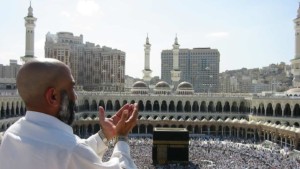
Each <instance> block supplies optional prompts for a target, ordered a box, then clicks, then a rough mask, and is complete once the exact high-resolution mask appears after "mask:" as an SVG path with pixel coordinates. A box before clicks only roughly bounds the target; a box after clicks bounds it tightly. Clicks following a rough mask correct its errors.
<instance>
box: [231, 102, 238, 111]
mask: <svg viewBox="0 0 300 169" xmlns="http://www.w3.org/2000/svg"><path fill="white" fill-rule="evenodd" d="M238 111H239V109H238V106H237V103H236V102H235V101H234V102H233V103H232V105H231V112H235V113H237V112H238Z"/></svg>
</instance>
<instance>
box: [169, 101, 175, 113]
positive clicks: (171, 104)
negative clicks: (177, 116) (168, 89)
mask: <svg viewBox="0 0 300 169" xmlns="http://www.w3.org/2000/svg"><path fill="white" fill-rule="evenodd" d="M169 112H175V103H174V101H173V100H171V102H170V104H169Z"/></svg>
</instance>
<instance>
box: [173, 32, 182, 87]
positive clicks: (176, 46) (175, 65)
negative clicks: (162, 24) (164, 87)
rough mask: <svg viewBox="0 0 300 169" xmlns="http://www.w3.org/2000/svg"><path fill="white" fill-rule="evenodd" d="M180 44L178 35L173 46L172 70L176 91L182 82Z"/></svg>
mask: <svg viewBox="0 0 300 169" xmlns="http://www.w3.org/2000/svg"><path fill="white" fill-rule="evenodd" d="M179 46H180V45H179V44H178V39H177V35H176V38H175V42H174V44H173V70H171V80H172V82H173V85H174V89H175V88H176V87H177V85H178V82H179V80H180V73H181V71H180V69H179Z"/></svg>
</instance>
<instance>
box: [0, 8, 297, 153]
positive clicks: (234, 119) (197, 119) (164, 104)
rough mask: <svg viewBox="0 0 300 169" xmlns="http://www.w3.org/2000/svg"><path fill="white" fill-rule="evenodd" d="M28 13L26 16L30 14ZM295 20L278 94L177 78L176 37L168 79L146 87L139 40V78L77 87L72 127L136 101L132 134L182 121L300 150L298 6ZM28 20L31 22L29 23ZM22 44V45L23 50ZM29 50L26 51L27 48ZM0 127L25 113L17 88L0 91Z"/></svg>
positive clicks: (89, 124) (195, 131)
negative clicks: (205, 88) (115, 87)
mask: <svg viewBox="0 0 300 169" xmlns="http://www.w3.org/2000/svg"><path fill="white" fill-rule="evenodd" d="M30 17H31V18H30ZM26 18H27V19H28V18H29V21H28V22H27V23H26V30H28V31H29V33H28V34H29V35H28V36H26V44H27V43H33V42H34V26H33V25H34V21H36V18H34V17H33V15H32V8H31V7H30V8H29V9H28V16H27V17H25V20H26ZM294 22H295V31H296V34H295V36H296V37H295V38H296V41H295V43H296V44H295V45H296V51H295V57H294V59H292V60H291V64H292V72H293V75H294V79H293V88H292V89H290V90H288V91H286V92H285V93H284V94H282V95H281V96H257V95H252V94H245V93H243V94H239V93H196V92H195V91H194V88H193V85H192V84H191V83H189V82H186V81H183V82H180V70H179V69H178V48H179V47H178V39H177V37H176V39H175V43H174V45H173V56H175V57H174V58H173V66H174V67H173V70H171V80H172V84H169V83H167V82H165V81H161V82H158V83H157V84H156V85H155V87H154V88H153V90H150V89H149V81H150V79H151V72H152V71H151V69H150V64H149V57H150V46H151V45H150V43H149V39H148V37H147V39H146V44H145V45H144V46H145V69H144V70H143V72H144V81H138V82H136V83H134V84H133V86H132V89H131V91H130V92H119V93H117V92H114V93H113V92H88V91H82V90H80V91H77V95H78V102H77V112H78V113H76V120H75V122H74V123H73V129H74V133H75V134H77V135H79V136H80V137H88V136H89V135H91V134H93V133H95V132H97V131H98V130H99V128H100V126H99V118H98V106H103V107H104V108H105V110H106V112H107V113H106V114H107V116H108V117H110V116H111V115H112V114H114V113H115V112H116V111H117V110H118V109H119V108H120V107H121V106H122V105H124V104H126V103H138V107H139V120H138V122H137V125H136V126H135V127H134V129H133V130H132V133H131V134H132V135H140V136H147V135H151V134H152V133H153V129H154V127H170V128H175V127H184V128H187V130H188V131H189V132H190V136H193V137H197V136H201V135H213V136H231V137H237V138H244V139H254V140H257V141H264V140H269V141H272V142H274V143H277V144H279V145H281V146H287V147H290V148H293V149H296V150H300V124H299V123H300V35H299V34H300V7H299V9H298V15H297V18H296V19H295V20H294ZM30 23H31V24H33V25H30ZM27 50H28V51H27ZM26 51H27V52H26V55H25V56H26V59H28V57H30V56H32V57H33V45H26ZM30 51H32V52H30ZM0 106H1V109H0V119H1V120H0V132H4V131H5V130H6V129H7V128H8V127H9V126H10V125H12V124H13V123H14V122H15V121H17V120H18V119H19V118H20V117H22V116H23V115H24V114H25V111H26V108H25V106H24V102H23V101H22V99H21V98H20V97H19V96H18V95H17V94H12V95H6V96H3V95H2V96H1V97H0Z"/></svg>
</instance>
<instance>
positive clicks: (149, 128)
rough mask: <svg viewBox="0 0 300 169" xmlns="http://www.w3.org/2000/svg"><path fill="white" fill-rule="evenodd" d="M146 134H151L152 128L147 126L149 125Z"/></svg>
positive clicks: (150, 125)
mask: <svg viewBox="0 0 300 169" xmlns="http://www.w3.org/2000/svg"><path fill="white" fill-rule="evenodd" d="M147 133H148V134H152V133H153V126H152V124H149V125H148V126H147Z"/></svg>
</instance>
